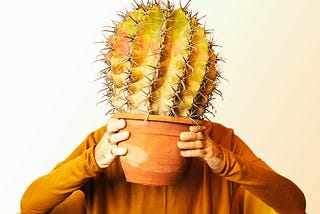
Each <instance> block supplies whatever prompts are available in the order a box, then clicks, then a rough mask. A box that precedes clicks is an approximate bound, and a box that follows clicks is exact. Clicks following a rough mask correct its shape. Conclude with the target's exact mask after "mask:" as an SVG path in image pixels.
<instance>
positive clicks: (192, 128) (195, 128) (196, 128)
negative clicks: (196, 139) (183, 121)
mask: <svg viewBox="0 0 320 214" xmlns="http://www.w3.org/2000/svg"><path fill="white" fill-rule="evenodd" d="M189 130H190V131H191V132H202V131H205V130H206V127H205V126H189Z"/></svg>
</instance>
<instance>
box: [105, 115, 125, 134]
mask: <svg viewBox="0 0 320 214" xmlns="http://www.w3.org/2000/svg"><path fill="white" fill-rule="evenodd" d="M124 127H126V121H125V120H124V119H118V118H110V119H109V120H108V122H107V132H117V131H119V130H120V129H123V128H124Z"/></svg>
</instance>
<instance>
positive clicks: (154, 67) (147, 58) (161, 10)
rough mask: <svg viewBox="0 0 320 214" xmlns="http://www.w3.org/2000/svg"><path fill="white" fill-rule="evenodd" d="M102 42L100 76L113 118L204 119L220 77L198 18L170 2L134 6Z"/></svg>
mask: <svg viewBox="0 0 320 214" xmlns="http://www.w3.org/2000/svg"><path fill="white" fill-rule="evenodd" d="M135 4H136V5H135V8H134V10H133V11H131V12H126V13H123V14H121V15H120V16H121V18H122V21H120V22H118V23H115V26H114V27H112V30H111V34H110V35H108V38H107V42H106V46H107V47H106V49H107V50H108V51H107V52H103V55H104V60H105V61H106V63H107V65H108V66H109V67H108V68H107V69H104V70H103V74H104V78H105V81H106V83H107V88H106V91H107V93H106V96H107V97H108V99H109V101H110V103H111V104H112V106H113V111H114V112H122V113H123V112H129V113H143V114H160V115H169V116H182V117H190V118H197V119H202V118H203V117H204V113H206V111H208V105H210V100H211V98H212V96H213V94H214V92H216V93H218V94H220V92H219V91H218V90H217V89H216V86H217V82H218V79H219V72H218V71H217V69H216V63H217V55H216V54H215V52H214V50H213V46H214V44H213V42H212V41H211V40H208V39H207V34H208V33H207V31H206V30H205V29H204V27H203V26H202V25H201V24H200V23H199V20H198V19H197V17H196V15H192V14H191V12H189V11H187V7H188V4H189V3H188V4H187V5H186V6H185V7H180V8H178V9H175V8H174V6H173V5H171V4H170V2H168V3H167V4H164V3H163V2H159V1H155V2H148V3H144V2H141V3H140V4H138V3H135Z"/></svg>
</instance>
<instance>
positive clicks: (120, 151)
mask: <svg viewBox="0 0 320 214" xmlns="http://www.w3.org/2000/svg"><path fill="white" fill-rule="evenodd" d="M127 152H128V150H127V148H124V147H118V148H117V153H118V154H119V155H125V154H127Z"/></svg>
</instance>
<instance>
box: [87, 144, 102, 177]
mask: <svg viewBox="0 0 320 214" xmlns="http://www.w3.org/2000/svg"><path fill="white" fill-rule="evenodd" d="M94 150H95V146H91V147H89V148H88V149H87V150H86V151H85V152H84V153H83V154H82V158H83V161H84V163H85V166H84V167H85V169H86V171H87V173H88V175H91V176H94V175H96V174H98V173H99V172H101V171H102V170H103V169H101V168H100V167H99V166H98V164H97V162H96V159H95V156H94Z"/></svg>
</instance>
